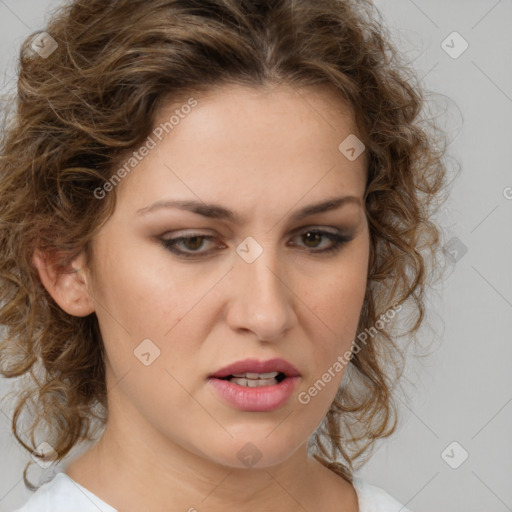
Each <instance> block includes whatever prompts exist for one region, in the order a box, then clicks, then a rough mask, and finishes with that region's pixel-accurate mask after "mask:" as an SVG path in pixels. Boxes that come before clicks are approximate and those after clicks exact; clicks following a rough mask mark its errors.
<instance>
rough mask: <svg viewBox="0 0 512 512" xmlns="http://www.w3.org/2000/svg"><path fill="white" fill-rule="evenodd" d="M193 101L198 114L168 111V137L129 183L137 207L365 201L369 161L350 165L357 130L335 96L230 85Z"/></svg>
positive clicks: (162, 125)
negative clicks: (350, 197) (347, 146)
mask: <svg viewBox="0 0 512 512" xmlns="http://www.w3.org/2000/svg"><path fill="white" fill-rule="evenodd" d="M190 98H193V99H194V101H195V102H197V103H196V104H195V106H194V107H193V108H188V107H187V108H184V105H187V104H191V103H190V102H187V99H182V100H181V101H180V102H176V101H174V102H172V103H167V104H164V105H163V106H162V107H161V108H160V109H159V111H158V113H157V115H156V117H155V123H154V130H153V133H155V130H158V129H160V132H159V133H161V140H158V137H155V135H152V137H153V139H154V140H155V142H156V145H155V147H154V149H152V150H151V151H150V152H149V154H148V155H147V156H146V157H145V158H144V159H143V160H142V161H141V162H140V163H138V164H137V166H136V168H135V170H134V171H133V172H132V173H130V176H128V177H127V178H126V179H125V180H123V182H122V183H121V186H120V188H121V189H122V188H126V190H125V191H122V190H118V192H122V193H123V194H124V195H125V196H126V197H129V198H130V199H131V201H132V202H135V203H136V205H134V206H136V207H137V208H142V207H144V206H146V204H142V203H145V202H146V203H147V201H150V200H158V199H163V198H164V196H166V197H167V196H169V198H170V197H173V198H180V199H196V200H197V199H200V200H201V199H204V200H205V201H210V200H215V201H216V202H229V203H230V204H231V205H234V204H235V203H237V202H238V204H239V205H240V206H241V207H242V206H243V204H244V203H245V204H246V205H249V204H251V202H253V201H255V199H256V198H259V200H260V201H261V200H266V201H267V205H268V206H269V207H273V206H278V205H279V204H280V205H281V208H282V207H284V206H285V205H284V204H283V201H286V202H291V203H294V202H296V201H297V200H299V198H300V197H301V196H304V195H305V194H309V198H308V199H312V200H315V199H316V198H318V197H319V198H320V199H323V198H325V196H326V192H329V193H331V192H332V193H331V195H339V194H334V193H335V191H334V190H333V189H338V191H339V192H342V193H351V194H359V195H361V194H362V192H363V189H364V184H365V180H366V178H365V174H366V173H365V167H366V164H365V155H364V153H363V154H362V155H361V157H360V158H358V159H356V160H354V161H350V160H349V159H347V158H346V156H344V154H343V153H342V152H341V151H340V149H339V146H340V144H341V143H342V142H343V141H344V140H345V139H346V138H347V137H349V136H354V134H356V133H357V131H356V125H355V120H354V118H353V114H352V111H351V109H350V108H349V107H348V106H347V105H346V104H345V103H344V102H343V101H342V100H341V99H340V98H339V97H338V96H337V95H336V94H335V92H334V91H332V90H330V89H328V88H318V87H315V88H307V89H306V88H302V89H298V88H296V87H290V86H283V85H280V86H273V87H265V88H254V87H247V86H241V85H230V86H223V87H218V88H216V89H213V90H211V91H208V92H207V93H202V94H197V95H193V94H191V96H190V97H189V99H190ZM171 119H172V122H171ZM166 127H167V128H166ZM272 198H275V201H274V202H273V201H272Z"/></svg>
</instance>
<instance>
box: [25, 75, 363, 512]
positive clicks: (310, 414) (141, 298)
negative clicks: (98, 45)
mask: <svg viewBox="0 0 512 512" xmlns="http://www.w3.org/2000/svg"><path fill="white" fill-rule="evenodd" d="M196 99H197V100H198V106H197V107H195V108H194V109H193V110H192V112H191V113H190V114H189V115H188V116H186V117H185V118H184V119H180V123H179V125H178V126H175V128H174V129H173V131H172V132H170V134H169V135H167V136H166V137H165V138H164V139H163V140H162V141H161V142H160V143H159V144H158V146H157V147H156V148H155V149H153V150H152V151H151V152H150V153H149V155H148V156H146V157H145V158H144V159H143V160H142V161H141V162H140V163H139V164H138V165H137V166H136V167H135V168H134V169H133V170H132V171H131V173H130V174H128V175H127V176H126V177H125V178H124V179H123V180H122V182H121V183H120V184H119V185H118V186H117V187H116V190H115V192H110V193H116V194H117V205H116V210H115V212H114V214H113V216H112V217H111V218H110V219H109V220H108V221H107V222H106V224H104V226H103V227H102V229H101V231H100V232H99V233H98V235H97V236H96V238H95V239H94V240H93V243H92V249H93V262H92V266H91V267H90V268H87V267H86V266H85V259H84V255H83V254H82V255H80V256H79V257H78V258H76V259H75V260H74V261H73V262H72V263H71V266H70V268H71V267H72V268H75V269H79V271H78V272H77V273H74V274H64V275H60V276H59V275H55V274H53V273H52V270H51V265H48V262H47V261H45V259H44V255H42V254H40V253H38V252H36V253H35V255H34V263H35V264H36V265H37V266H38V269H39V274H40V277H41V280H42V282H43V284H44V285H45V286H46V288H47V289H48V291H49V292H50V293H51V294H52V296H53V297H54V299H55V300H56V301H57V302H58V303H59V305H60V306H61V307H62V308H63V309H64V310H66V311H67V312H68V313H70V314H73V315H76V316H84V315H87V314H90V313H91V312H94V313H95V314H96V315H97V317H98V320H99V324H100V328H101V333H102V336H103V339H104V343H105V349H106V371H107V388H108V390H109V391H108V404H109V420H108V423H107V426H106V429H105V432H104V434H103V436H102V437H101V438H100V440H99V441H98V442H97V443H96V444H95V445H94V446H92V448H90V449H89V450H88V451H87V452H85V454H83V455H81V456H80V457H79V458H77V459H76V460H74V461H73V462H72V463H71V464H69V465H68V467H67V469H66V473H67V474H68V476H70V477H71V478H73V479H74V480H75V481H76V482H78V483H80V484H81V485H83V486H84V487H86V488H88V489H89V490H90V491H91V492H93V493H95V494H96V495H98V496H99V497H100V498H102V499H103V500H104V501H106V502H107V503H109V504H110V505H111V506H113V507H115V508H117V509H118V510H120V511H121V510H122V511H123V512H131V511H140V510H150V511H152V512H157V511H158V512H159V511H162V512H163V511H166V512H169V511H171V512H173V511H186V510H199V511H201V510H212V511H221V510H222V511H235V510H236V511H240V510H242V511H244V510H267V511H276V512H277V511H278V510H279V511H280V512H283V511H284V512H287V511H296V510H307V511H314V510H326V511H340V510H344V511H347V512H356V511H357V510H358V506H357V495H356V493H355V490H354V488H353V487H352V485H351V484H349V483H348V482H346V481H345V480H344V479H342V478H341V477H339V476H338V475H336V474H335V473H333V472H332V471H330V470H328V469H326V468H325V467H324V466H322V465H321V464H320V463H319V462H318V461H316V460H315V459H314V458H312V457H310V456H308V454H307V441H308V439H309V438H310V436H311V435H312V433H313V432H314V431H315V429H316V428H317V427H318V425H319V424H320V423H321V421H322V420H323V418H324V416H325V414H326V413H327V411H328V409H329V406H330V404H331V402H332V400H333V398H334V396H335V393H336V390H337V389H338V387H339V385H340V382H341V379H342V377H343V373H344V369H345V367H344V368H343V371H338V372H336V373H335V377H334V378H332V379H331V381H330V382H329V383H328V384H326V386H325V388H324V389H323V390H322V391H320V392H319V393H318V394H317V396H315V397H312V398H311V401H310V402H309V403H308V404H307V405H304V404H303V403H301V402H300V401H299V400H298V396H299V393H301V392H304V391H307V390H308V388H310V387H311V386H312V385H313V384H314V383H315V381H317V380H318V379H319V378H320V377H321V376H322V374H323V373H325V372H326V371H327V369H328V368H330V367H332V366H333V363H334V362H335V361H336V360H337V358H338V356H340V355H341V354H343V353H344V352H345V351H347V350H350V349H351V346H352V342H353V340H354V338H355V335H356V329H357V323H358V319H359V315H360V311H361V307H362V304H363V299H364V292H365V287H366V281H367V266H368V256H369V234H368V225H367V221H366V216H365V212H364V202H363V195H364V189H365V181H366V168H365V165H366V164H365V160H364V153H363V156H361V157H359V158H357V159H356V160H354V161H349V160H348V159H347V158H345V156H344V155H343V154H342V153H341V152H340V151H339V150H338V145H339V144H340V143H341V142H342V141H343V140H344V139H345V138H346V137H347V136H348V135H349V134H352V133H354V134H356V133H357V132H356V128H355V125H354V121H353V117H352V114H351V111H350V110H348V108H347V107H346V106H345V105H344V104H343V103H342V102H341V101H340V99H339V98H338V97H336V96H334V94H333V92H332V91H330V90H326V89H318V88H314V89H308V90H306V89H301V90H300V91H298V90H296V89H295V88H291V87H288V86H284V85H279V86H273V87H266V88H249V87H247V86H240V85H229V86H224V87H222V88H218V89H215V90H212V91H210V92H209V93H208V94H202V95H200V96H197V97H196ZM178 107H179V105H178ZM175 109H176V105H172V106H171V105H167V106H166V107H165V108H163V109H162V110H161V111H160V112H159V116H158V119H157V120H156V125H158V124H159V123H160V122H162V121H165V120H168V119H169V117H170V116H171V115H172V113H173V111H174V110H175ZM345 195H349V196H354V197H355V198H357V199H356V200H354V201H352V202H346V203H345V204H344V205H343V206H341V207H339V208H337V209H335V210H332V211H328V212H324V213H320V214H315V215H313V216H310V217H307V218H305V219H302V220H300V221H291V215H292V214H293V213H294V212H295V211H297V210H298V209H300V208H302V207H304V206H306V205H310V204H314V203H318V202H321V201H325V200H327V199H330V198H333V197H338V196H345ZM198 198H199V199H200V200H201V201H203V202H205V203H217V204H219V205H222V206H224V207H226V208H229V209H231V210H233V211H234V212H237V213H238V214H239V215H240V216H242V217H246V218H245V219H244V220H245V222H244V223H242V224H240V225H237V224H233V223H231V222H228V221H225V220H219V219H209V218H206V217H203V216H200V215H198V214H195V213H192V212H188V211H184V210H179V209H176V208H160V209H155V210H154V211H152V212H150V213H146V214H142V215H141V214H137V211H138V210H140V209H143V208H145V207H147V206H148V205H151V204H153V203H154V202H156V201H159V200H162V199H190V200H198ZM308 228H317V229H325V230H327V231H330V232H333V231H336V230H337V229H339V230H343V231H344V232H349V233H351V234H352V236H353V238H352V240H351V241H349V242H346V243H345V244H344V245H342V246H341V249H340V250H339V251H338V252H335V253H326V254H319V253H316V254H315V253H314V251H318V250H320V249H324V248H327V247H329V246H331V245H332V241H331V240H330V239H329V238H327V237H325V236H324V237H322V238H318V239H315V238H314V237H313V238H312V239H308V237H307V236H305V233H307V231H308ZM196 232H198V233H200V234H201V235H205V236H214V237H215V238H214V239H213V240H208V239H204V241H203V243H202V244H201V243H200V242H201V240H199V241H197V240H196V241H194V240H189V241H188V243H181V244H180V245H179V246H178V247H179V248H180V249H181V250H183V251H188V252H193V251H194V250H195V251H196V253H201V252H202V253H206V252H208V253H209V255H207V256H205V257H203V258H201V257H199V256H197V255H196V256H195V257H194V258H191V259H186V258H181V257H179V256H178V255H175V254H173V253H172V252H170V251H169V250H168V249H166V248H165V247H164V245H163V244H162V239H169V238H172V237H177V236H184V235H190V234H192V233H194V234H196ZM196 236H198V235H197V234H196ZM248 236H251V237H253V238H254V239H255V240H256V241H257V242H258V243H259V245H260V246H261V247H262V248H263V253H262V254H261V255H260V256H259V257H258V258H257V259H256V260H255V261H254V262H252V263H247V262H246V261H245V260H244V259H242V258H241V257H240V256H239V255H238V254H237V252H236V248H237V246H239V244H241V242H242V241H244V240H245V239H246V238H247V237H248ZM147 338H149V339H151V340H152V342H153V343H154V344H155V345H156V346H158V348H159V349H160V356H159V357H157V358H156V359H155V360H154V361H153V362H152V363H151V364H150V365H149V366H145V365H144V364H142V363H141V361H140V360H139V359H138V358H137V357H135V355H134V350H135V349H136V348H137V347H138V346H139V344H140V343H141V341H142V340H144V339H147ZM247 357H254V358H257V359H260V360H266V359H270V358H274V357H282V358H284V359H286V360H288V361H290V362H291V363H293V364H294V365H295V366H296V367H297V368H298V369H299V371H300V373H301V378H300V380H299V382H298V385H297V387H296V389H295V390H294V393H293V395H292V397H291V398H290V399H289V400H288V402H287V403H286V404H285V405H283V406H282V407H280V408H278V409H276V410H274V411H270V412H253V411H240V410H238V409H236V408H234V407H232V406H230V405H227V404H226V403H224V402H223V401H222V400H221V399H220V398H219V397H218V396H217V395H216V394H215V393H213V391H212V390H211V388H210V386H209V385H208V382H207V377H208V375H210V374H211V373H213V372H215V371H217V370H218V369H220V368H222V367H224V366H226V365H228V364H230V363H233V362H235V361H238V360H240V359H245V358H247ZM248 442H250V443H252V444H253V445H254V446H255V447H256V448H257V450H258V451H259V453H260V454H261V459H260V460H259V461H258V463H257V464H255V465H254V466H251V467H247V466H245V465H244V464H243V463H242V462H241V461H240V460H239V458H238V457H237V453H238V452H239V450H240V449H241V448H242V447H243V446H244V445H245V444H246V443H248Z"/></svg>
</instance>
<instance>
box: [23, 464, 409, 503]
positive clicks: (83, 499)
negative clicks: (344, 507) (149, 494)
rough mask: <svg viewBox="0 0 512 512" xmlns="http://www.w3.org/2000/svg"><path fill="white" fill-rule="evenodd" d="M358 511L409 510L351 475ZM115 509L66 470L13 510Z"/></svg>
mask: <svg viewBox="0 0 512 512" xmlns="http://www.w3.org/2000/svg"><path fill="white" fill-rule="evenodd" d="M353 485H354V489H355V490H356V493H357V497H358V502H359V512H411V511H410V510H409V509H406V508H405V507H404V506H403V505H402V504H401V503H399V502H398V501H396V500H395V499H394V498H393V497H391V496H390V495H389V494H388V493H387V492H386V491H384V490H383V489H381V488H380V487H376V486H374V485H371V484H369V483H368V482H366V481H364V480H362V479H361V478H358V477H354V479H353ZM71 511H72V512H118V511H117V510H116V509H115V508H113V507H111V506H110V505H108V504H107V503H105V502H104V501H103V500H101V499H100V498H98V497H97V496H96V495H95V494H93V493H92V492H90V491H88V490H87V489H86V488H85V487H82V486H81V485H80V484H78V483H77V482H75V481H74V480H72V479H71V478H70V477H69V476H68V475H66V474H65V473H62V472H59V473H57V474H56V475H55V476H54V477H53V479H52V480H51V481H50V482H47V483H46V484H43V485H42V486H41V487H39V489H37V490H36V491H35V492H34V494H33V495H32V496H31V497H30V498H29V500H28V501H27V502H26V503H25V504H24V505H23V506H22V507H21V508H18V509H16V510H14V511H13V512H71Z"/></svg>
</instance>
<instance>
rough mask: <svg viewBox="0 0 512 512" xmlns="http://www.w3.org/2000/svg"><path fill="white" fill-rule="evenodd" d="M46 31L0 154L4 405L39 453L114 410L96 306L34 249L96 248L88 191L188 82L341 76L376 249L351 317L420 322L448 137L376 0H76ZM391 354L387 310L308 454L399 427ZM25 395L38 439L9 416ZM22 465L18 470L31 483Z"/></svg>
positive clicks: (66, 252)
mask: <svg viewBox="0 0 512 512" xmlns="http://www.w3.org/2000/svg"><path fill="white" fill-rule="evenodd" d="M46 31H47V32H48V33H49V34H50V35H51V36H52V37H53V38H54V39H55V40H56V42H57V43H58V48H57V49H56V50H55V51H54V52H53V53H52V54H51V55H49V56H48V57H47V58H41V57H39V56H38V55H37V54H35V52H34V51H33V50H32V49H31V42H32V41H33V37H34V34H33V35H31V36H29V37H28V38H27V39H26V40H25V41H24V43H23V44H22V48H21V51H20V60H19V69H18V75H19V76H18V89H17V94H16V97H15V98H14V100H15V101H14V102H13V105H14V106H15V108H14V109H13V112H12V113H11V114H9V115H5V120H4V123H3V126H2V128H3V133H2V139H1V153H0V196H1V197H2V201H1V203H0V300H1V309H0V324H1V325H2V326H4V329H5V331H4V336H3V339H2V340H1V341H0V371H1V373H2V374H3V375H4V376H5V377H18V376H22V375H24V374H27V375H25V378H26V381H24V384H23V388H22V392H21V391H20V395H19V396H18V397H17V403H16V408H15V411H14V414H13V418H12V431H13V433H14V435H15V437H16V439H17V440H18V441H19V443H20V444H21V445H22V446H23V447H24V448H26V449H27V450H29V451H30V452H33V451H34V450H35V449H36V446H37V443H36V442H35V439H34V435H35V432H36V430H37V429H38V428H39V427H40V426H46V427H47V428H48V435H47V437H46V438H45V439H46V440H48V441H49V442H50V444H51V445H52V446H53V448H54V449H55V450H56V452H57V454H58V460H61V459H62V458H63V457H65V456H66V454H68V452H69V451H70V450H71V449H72V448H73V447H74V446H75V445H77V444H78V443H80V442H82V441H85V440H93V437H92V427H93V426H94V425H96V426H99V427H101V426H104V425H105V422H106V420H107V417H108V411H107V402H106V395H107V392H106V388H105V368H104V359H103V356H104V349H103V340H102V337H101V333H100V330H99V326H98V322H97V318H96V315H95V314H91V315H88V316H86V317H74V316H71V315H68V314H67V313H65V312H64V311H63V310H62V309H61V308H60V307H59V306H58V305H57V304H56V302H55V301H54V300H53V299H52V297H51V296H50V295H49V294H48V292H47V291H46V289H45V288H44V287H43V286H42V283H41V282H40V280H39V277H38V273H37V269H36V268H35V267H34V265H33V263H32V255H33V251H34V250H35V249H36V248H39V249H40V250H42V251H43V252H45V253H46V254H47V255H50V259H51V261H52V262H54V264H55V266H56V268H58V269H60V271H65V268H66V265H67V264H68V263H69V262H70V261H71V260H72V259H73V258H74V257H76V256H77V255H78V254H80V253H81V252H82V251H85V254H86V256H87V259H88V260H87V261H89V260H90V259H91V254H90V241H91V239H92V238H93V237H94V235H95V234H96V233H97V232H98V230H99V229H100V228H101V226H102V225H103V224H104V222H105V221H106V220H107V219H108V217H109V216H110V215H111V214H112V213H113V211H114V208H115V199H116V195H115V193H110V194H107V196H106V197H105V199H103V200H101V201H99V200H96V199H95V198H94V196H93V191H94V190H95V189H97V187H101V186H102V185H104V184H105V183H106V182H107V181H108V180H109V178H110V177H111V176H112V175H113V173H114V170H115V169H116V168H117V166H118V165H119V162H121V161H122V156H123V155H124V154H126V152H127V151H130V150H133V149H135V148H137V147H138V146H139V145H140V144H141V143H142V141H144V140H145V139H146V138H147V136H148V135H149V134H150V132H151V130H152V129H153V127H154V126H153V121H154V119H155V115H156V113H157V112H158V109H159V107H160V106H162V105H163V104H164V103H165V102H167V101H169V100H172V101H176V100H177V99H179V98H181V97H186V96H189V95H190V93H191V92H201V91H208V90H211V89H212V87H216V86H222V85H224V84H229V83H237V84H245V85H250V86H254V87H258V86H264V85H265V84H285V85H290V86H292V87H294V88H302V87H309V86H322V85H327V86H329V87H330V88H331V89H333V90H335V91H337V94H338V96H339V98H340V100H341V101H344V102H346V103H347V104H349V105H350V106H351V107H352V109H353V112H354V114H355V121H356V123H357V127H358V130H359V135H360V138H361V139H362V141H363V142H364V144H365V146H366V155H365V156H366V158H367V168H368V179H367V186H366V194H365V202H366V211H367V217H368V221H369V228H370V261H369V268H368V282H367V290H366V295H365V300H364V305H363V309H362V311H361V317H360V321H359V325H358V332H363V331H365V330H366V329H370V328H372V327H373V328H374V326H375V325H376V323H377V322H378V319H379V318H380V316H381V315H382V314H384V313H386V312H387V311H389V310H390V309H391V308H393V307H396V306H400V305H402V304H411V305H412V306H413V307H412V310H413V312H414V319H415V320H414V322H413V324H412V325H409V326H408V328H407V329H406V333H405V334H408V335H411V336H412V335H413V334H414V333H415V332H416V331H417V330H418V328H419V326H420V324H421V323H422V321H423V317H424V306H425V295H424V294H425V289H426V286H427V285H428V284H429V278H430V277H431V275H430V273H429V271H428V268H427V262H428V261H430V257H435V255H436V254H437V252H438V249H439V243H440V242H439V240H440V228H439V227H438V226H437V225H436V224H435V223H434V222H433V220H432V213H433V211H434V206H435V205H436V204H438V203H439V198H440V193H441V191H442V189H443V187H444V185H445V181H446V167H445V165H444V163H443V154H444V151H445V147H441V145H439V144H438V142H439V140H442V138H441V137H440V138H439V140H438V138H436V137H435V133H437V132H436V130H435V129H434V128H435V125H434V123H433V122H432V120H428V119H423V118H422V116H421V113H422V109H423V107H424V105H425V104H426V95H425V94H424V91H423V90H422V87H420V85H419V82H418V80H417V78H416V75H415V73H414V72H413V71H412V70H411V68H410V67H409V65H408V64H407V63H404V61H403V57H401V56H400V54H399V53H398V51H397V50H396V48H395V47H394V46H393V44H392V43H391V42H390V41H391V38H390V36H389V33H388V32H387V30H386V29H385V27H384V26H383V23H382V17H381V15H380V14H379V12H378V11H377V10H376V8H375V6H374V5H373V4H372V2H371V0H252V1H249V0H74V1H72V2H70V3H69V4H67V5H65V6H62V7H60V8H59V9H57V11H56V12H54V13H53V16H52V17H51V19H50V22H49V25H48V27H47V28H46ZM425 249H426V250H427V253H428V254H427V253H425ZM381 323H382V322H381ZM374 331H375V328H374ZM401 355H402V354H401V350H400V348H399V346H398V344H397V343H396V337H395V336H394V334H393V333H392V332H391V326H390V325H389V326H384V327H383V328H382V329H378V332H376V334H375V335H374V336H373V335H372V338H371V339H370V340H368V341H367V342H366V343H365V344H364V346H363V347H360V350H359V351H358V352H357V353H354V355H353V357H352V359H351V360H350V364H349V366H348V369H347V378H348V379H349V381H350V385H349V386H346V385H345V386H342V387H340V389H339V390H338V393H337V395H336V398H335V400H334V401H333V403H332V405H331V407H330V410H329V411H328V413H327V415H326V417H325V420H324V422H323V423H322V425H321V427H320V428H319V429H317V431H316V432H315V433H314V435H313V436H312V438H311V439H310V447H311V448H312V449H313V451H314V452H315V454H314V456H315V457H316V458H317V459H318V460H320V461H321V462H322V463H323V464H324V465H326V466H327V467H329V468H331V469H332V470H333V471H335V472H336V473H338V474H339V475H341V476H342V477H343V478H345V479H346V480H348V481H351V480H352V477H353V471H354V468H356V467H357V466H356V462H358V461H362V460H363V459H362V458H361V456H362V455H363V453H365V452H366V451H367V450H368V449H369V448H370V447H372V445H373V443H374V442H375V441H376V440H377V439H379V438H382V437H387V436H389V435H391V433H392V432H393V431H394V430H395V428H396V425H397V410H398V409H397V407H396V402H395V401H394V397H393V395H392V391H393V388H394V386H395V383H396V382H398V378H399V376H400V374H401V373H402V371H403V357H401ZM344 382H346V381H344ZM30 404H32V405H34V406H35V408H34V410H33V411H32V414H31V417H32V419H33V420H34V421H33V423H32V425H31V426H30V427H29V428H28V429H27V432H26V433H28V434H30V438H31V444H32V447H30V446H29V445H28V444H27V443H26V442H25V441H24V440H23V439H22V438H21V432H20V430H19V425H18V420H19V419H20V415H21V413H22V411H24V410H25V408H27V407H28V406H29V405H30ZM50 440H51V441H50ZM340 457H341V459H342V461H341V462H340ZM29 465H30V463H28V464H27V466H26V467H25V471H24V473H23V478H24V481H25V485H26V486H27V488H29V489H31V490H34V489H36V487H35V486H33V485H32V484H31V483H30V482H29V481H28V479H27V476H26V473H27V470H28V468H29Z"/></svg>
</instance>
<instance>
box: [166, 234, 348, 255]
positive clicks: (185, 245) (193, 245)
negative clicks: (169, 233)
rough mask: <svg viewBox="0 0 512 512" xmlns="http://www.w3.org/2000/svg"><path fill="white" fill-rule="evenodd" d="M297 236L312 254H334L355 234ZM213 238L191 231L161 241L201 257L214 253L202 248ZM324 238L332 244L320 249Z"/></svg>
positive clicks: (177, 250)
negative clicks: (185, 234) (184, 234)
mask: <svg viewBox="0 0 512 512" xmlns="http://www.w3.org/2000/svg"><path fill="white" fill-rule="evenodd" d="M295 238H301V239H302V240H303V243H304V247H305V248H306V251H307V252H310V253H312V254H326V253H329V254H333V253H336V252H338V251H339V250H341V248H342V247H343V245H344V244H346V243H347V242H350V241H351V240H352V239H353V238H354V236H353V235H347V234H344V233H340V232H336V233H334V232H331V231H324V230H320V229H308V230H306V231H303V232H302V233H300V234H299V235H297V236H296V237H295ZM212 240H215V237H214V236H209V235H203V234H200V233H191V234H189V235H188V236H179V237H176V238H167V239H162V240H161V242H162V245H163V246H164V247H165V248H166V249H167V250H169V251H171V252H172V253H174V254H177V255H178V256H180V257H183V258H194V257H195V258H201V257H204V256H209V255H210V254H212V252H213V251H212V250H210V251H204V250H203V251H201V250H200V249H201V248H204V245H205V241H206V242H208V241H209V242H211V241H212ZM323 240H327V241H329V242H330V245H328V246H327V247H324V248H323V249H318V247H319V246H321V245H322V241H323ZM291 245H293V246H299V245H300V244H295V243H292V244H291ZM180 247H181V248H180ZM217 248H219V249H225V248H226V246H225V245H224V244H220V245H217Z"/></svg>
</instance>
